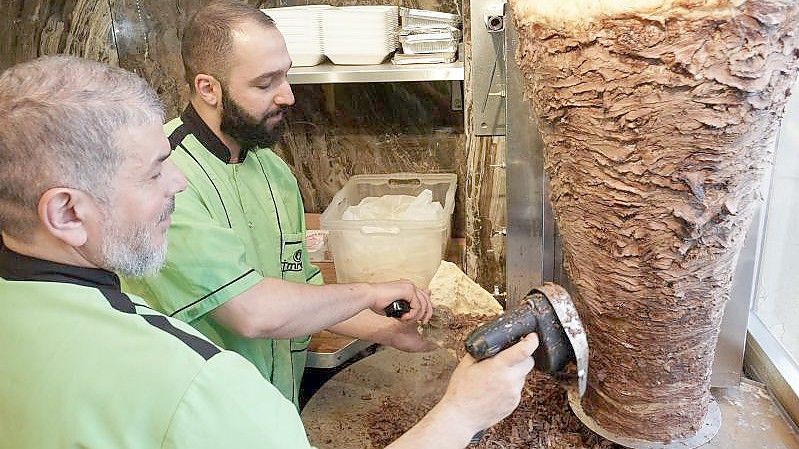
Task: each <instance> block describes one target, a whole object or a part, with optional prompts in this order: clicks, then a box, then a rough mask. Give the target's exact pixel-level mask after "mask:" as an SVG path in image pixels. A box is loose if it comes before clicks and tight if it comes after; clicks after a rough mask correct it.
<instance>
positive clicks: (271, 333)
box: [212, 278, 372, 338]
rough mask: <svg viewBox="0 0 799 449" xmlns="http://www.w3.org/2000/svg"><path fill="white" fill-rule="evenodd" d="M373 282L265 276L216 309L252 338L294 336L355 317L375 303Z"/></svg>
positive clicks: (231, 325) (223, 320) (225, 321)
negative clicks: (298, 280) (310, 282)
mask: <svg viewBox="0 0 799 449" xmlns="http://www.w3.org/2000/svg"><path fill="white" fill-rule="evenodd" d="M371 289H372V287H371V286H370V285H369V284H341V285H337V284H330V285H324V286H313V285H306V284H298V283H294V282H288V281H284V280H280V279H272V278H265V279H264V280H262V281H261V282H259V283H258V284H256V285H255V286H253V287H252V288H250V289H249V290H247V291H246V292H244V293H242V294H240V295H238V296H236V297H234V298H232V299H230V300H229V301H228V302H226V303H225V304H223V305H222V306H220V307H218V308H217V309H216V310H214V311H213V312H212V314H213V315H212V316H213V318H214V319H215V320H216V321H217V322H219V323H220V324H222V325H223V326H225V327H227V328H229V329H231V330H233V331H234V332H236V333H239V334H241V335H243V336H246V337H250V338H293V337H298V336H302V335H308V334H313V333H315V332H318V331H320V330H322V329H326V328H328V327H330V326H332V325H334V324H337V323H340V322H341V321H344V320H347V319H349V318H352V317H353V316H355V315H356V314H358V312H360V311H362V310H364V309H368V308H369V307H370V306H371V305H372V302H371Z"/></svg>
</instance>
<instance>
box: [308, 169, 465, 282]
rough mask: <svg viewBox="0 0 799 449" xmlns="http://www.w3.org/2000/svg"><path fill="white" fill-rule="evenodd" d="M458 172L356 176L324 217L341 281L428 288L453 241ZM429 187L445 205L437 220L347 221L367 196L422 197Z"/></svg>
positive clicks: (339, 280) (324, 227)
mask: <svg viewBox="0 0 799 449" xmlns="http://www.w3.org/2000/svg"><path fill="white" fill-rule="evenodd" d="M456 184H457V176H456V175H454V174H415V173H397V174H390V175H359V176H353V177H352V178H350V180H349V181H347V183H346V184H345V185H344V187H343V188H342V189H341V190H340V191H339V192H338V193H336V195H335V196H334V197H333V201H332V202H331V203H330V205H329V206H328V207H327V209H325V211H324V213H322V217H321V227H322V229H324V230H326V231H328V246H329V249H330V251H331V253H332V254H333V261H334V262H335V266H336V279H337V280H338V282H340V283H346V282H385V281H394V280H397V279H408V280H410V281H412V282H414V283H415V284H416V285H417V286H419V287H427V285H428V284H429V283H430V280H431V279H432V278H433V276H434V275H435V273H436V270H437V269H438V266H439V264H440V263H441V258H442V256H443V255H444V254H445V252H446V249H447V243H448V242H449V238H450V226H451V223H452V212H453V210H454V209H455V186H456ZM425 189H427V190H430V191H431V192H432V193H433V201H435V202H439V203H441V205H442V206H443V209H444V213H443V217H442V218H441V219H436V220H424V221H412V220H396V219H395V220H392V219H380V220H343V219H342V216H343V214H344V211H345V210H347V208H348V207H350V206H356V205H358V204H359V203H360V202H361V200H363V199H364V198H367V197H381V196H384V195H411V196H417V195H419V194H420V193H421V192H423V191H424V190H425Z"/></svg>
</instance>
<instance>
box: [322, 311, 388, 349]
mask: <svg viewBox="0 0 799 449" xmlns="http://www.w3.org/2000/svg"><path fill="white" fill-rule="evenodd" d="M393 321H394V318H388V317H384V316H381V315H378V314H376V313H374V312H372V311H371V310H364V311H362V312H361V313H359V314H357V315H355V316H354V317H352V318H350V319H348V320H344V321H342V322H340V323H338V324H335V325H333V326H330V327H329V328H328V330H330V331H332V332H335V333H337V334H341V335H346V336H348V337H353V338H359V339H361V340H366V341H371V342H372V343H378V344H381V345H391V344H392V341H391V336H392V334H391V333H387V332H386V331H385V329H386V328H388V327H389V325H390V324H393Z"/></svg>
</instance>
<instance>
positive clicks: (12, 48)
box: [0, 0, 117, 70]
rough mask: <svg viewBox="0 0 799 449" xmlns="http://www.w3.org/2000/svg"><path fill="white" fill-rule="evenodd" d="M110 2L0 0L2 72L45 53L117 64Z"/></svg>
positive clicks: (0, 55)
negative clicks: (75, 56) (76, 56)
mask: <svg viewBox="0 0 799 449" xmlns="http://www.w3.org/2000/svg"><path fill="white" fill-rule="evenodd" d="M111 30H112V28H111V13H110V10H109V7H108V0H61V1H49V0H0V70H4V69H6V68H8V67H10V66H12V65H14V64H16V63H18V62H22V61H26V60H28V59H32V58H35V57H37V56H40V55H44V54H54V53H67V54H72V55H79V56H84V57H86V58H90V59H95V60H98V61H103V62H107V63H109V64H113V65H116V64H117V52H116V46H115V44H114V37H113V33H112V31H111Z"/></svg>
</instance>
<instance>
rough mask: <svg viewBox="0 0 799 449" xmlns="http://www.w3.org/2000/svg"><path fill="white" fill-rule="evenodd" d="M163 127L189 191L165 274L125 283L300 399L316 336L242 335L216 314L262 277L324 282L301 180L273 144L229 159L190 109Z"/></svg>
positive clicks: (181, 198) (176, 217)
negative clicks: (309, 236) (312, 247)
mask: <svg viewBox="0 0 799 449" xmlns="http://www.w3.org/2000/svg"><path fill="white" fill-rule="evenodd" d="M165 128H166V133H167V135H168V136H169V140H170V142H171V144H172V148H173V149H174V151H173V153H172V154H173V155H172V160H173V161H174V162H175V164H177V166H178V168H180V170H181V171H182V172H183V173H184V175H185V176H186V179H187V181H188V188H187V189H186V190H185V191H184V192H181V193H179V194H178V195H177V196H176V198H175V212H174V214H173V215H172V226H171V227H170V229H169V250H168V252H167V261H166V265H165V266H164V268H163V269H162V270H161V272H160V273H159V274H158V275H157V276H154V277H151V278H146V279H130V280H126V286H125V289H126V290H129V291H131V292H133V293H135V294H137V295H138V296H141V297H143V298H145V299H146V300H147V302H148V303H150V304H151V305H152V306H153V307H154V308H155V309H156V310H158V311H160V312H162V313H164V314H166V315H169V316H172V317H175V318H178V319H180V320H182V321H185V322H187V323H189V324H191V325H192V326H194V327H195V328H196V329H198V330H199V331H200V332H202V333H203V334H205V335H206V336H207V337H208V338H210V339H211V340H212V341H213V342H214V343H216V344H217V345H219V346H221V347H223V348H225V349H229V350H231V351H235V352H238V353H239V354H241V355H242V356H244V358H246V359H247V360H249V361H250V362H252V363H253V364H254V365H255V366H256V367H257V368H258V370H259V371H260V372H261V374H263V376H264V377H265V378H266V379H268V380H269V381H270V382H272V384H273V385H274V386H275V387H277V389H278V390H280V392H282V393H283V394H284V395H285V396H286V397H287V398H288V399H290V400H291V401H293V402H294V403H295V404H296V403H297V398H298V393H299V386H300V381H301V380H302V372H303V369H304V368H305V358H306V348H307V347H308V337H303V338H295V339H292V340H271V339H249V338H244V337H241V336H239V335H237V334H234V333H233V332H231V331H229V330H228V329H226V328H224V327H223V326H221V325H219V324H218V323H216V322H215V321H214V320H213V319H212V318H211V315H210V314H209V312H211V311H213V310H214V309H215V308H217V307H219V306H220V305H222V304H224V303H225V302H226V301H228V300H230V299H231V298H233V297H234V296H236V295H238V294H240V293H242V292H244V291H246V290H247V289H249V288H250V287H252V286H253V285H255V284H257V283H258V282H259V281H261V279H263V278H264V277H272V278H278V279H281V278H282V279H286V280H289V281H292V282H299V283H306V282H308V283H316V284H318V283H321V279H322V276H321V275H320V273H319V270H318V269H317V268H316V267H314V266H312V265H311V264H310V263H309V262H308V253H307V250H306V248H305V243H304V241H305V215H304V208H303V205H302V198H301V197H300V191H299V188H298V187H297V181H296V179H295V178H294V175H292V173H291V170H290V169H289V167H288V166H287V165H286V163H285V162H283V160H281V159H280V158H279V157H278V156H277V155H275V154H274V153H273V152H272V151H271V150H269V149H266V148H263V149H258V150H255V151H250V152H247V153H243V154H242V155H241V161H240V162H239V163H236V164H231V163H230V152H229V151H228V149H227V147H226V146H225V145H224V144H223V143H222V141H221V140H219V139H218V138H217V137H216V136H215V135H214V134H213V132H212V131H211V130H210V128H208V126H207V125H206V124H205V123H204V122H203V121H202V119H201V118H200V117H199V115H197V113H196V111H195V110H194V108H192V106H191V105H189V106H188V107H187V108H186V110H185V111H184V113H183V114H182V115H181V117H180V118H177V119H174V120H172V121H170V122H169V123H167V124H166V127H165Z"/></svg>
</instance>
